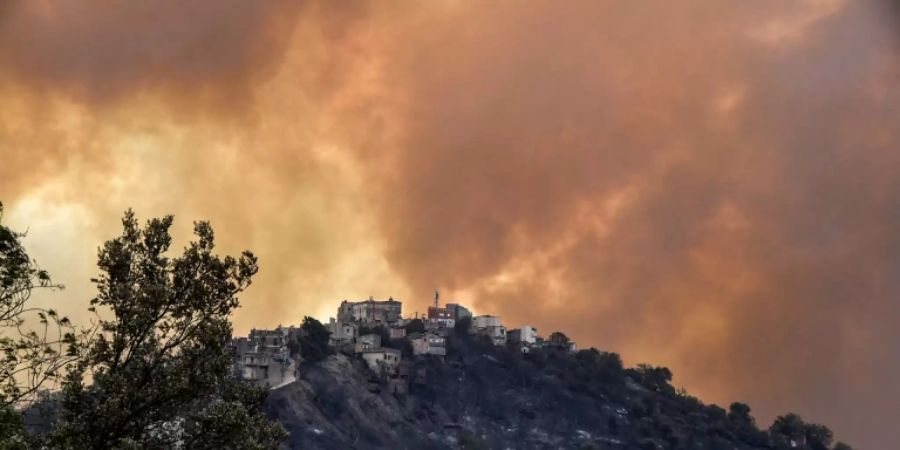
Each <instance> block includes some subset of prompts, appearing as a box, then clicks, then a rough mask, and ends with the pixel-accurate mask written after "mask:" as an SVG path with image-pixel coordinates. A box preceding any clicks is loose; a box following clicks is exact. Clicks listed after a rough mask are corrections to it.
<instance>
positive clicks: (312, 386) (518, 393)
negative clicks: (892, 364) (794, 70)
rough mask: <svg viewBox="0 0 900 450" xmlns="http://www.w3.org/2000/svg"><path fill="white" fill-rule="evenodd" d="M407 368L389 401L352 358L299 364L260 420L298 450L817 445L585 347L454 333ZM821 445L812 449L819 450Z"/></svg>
mask: <svg viewBox="0 0 900 450" xmlns="http://www.w3.org/2000/svg"><path fill="white" fill-rule="evenodd" d="M404 358H406V359H408V360H410V361H411V362H412V365H413V370H412V371H411V373H413V374H419V375H420V376H419V377H411V379H415V378H418V380H417V381H418V383H416V382H411V383H410V387H409V393H408V394H402V395H400V394H392V393H389V392H388V390H387V387H386V384H385V383H383V382H378V381H377V379H376V378H375V377H374V374H373V373H372V372H370V371H369V369H368V368H367V367H366V365H365V364H364V362H362V361H361V360H360V359H359V358H357V357H355V356H352V355H343V354H338V355H332V356H329V357H327V358H326V359H324V360H322V361H319V362H316V363H307V364H304V365H303V366H302V367H301V370H300V372H301V373H300V377H299V379H298V381H297V382H295V383H292V384H289V385H287V386H284V387H281V388H279V389H277V390H274V391H272V393H271V395H270V397H269V399H268V400H267V412H268V414H269V415H270V417H273V418H276V419H278V420H279V421H281V422H282V423H283V424H284V425H285V427H286V428H287V429H288V430H289V431H290V433H291V436H290V439H289V442H288V443H287V445H288V447H290V448H305V449H338V448H341V449H344V448H360V449H369V448H434V449H442V448H447V449H455V448H513V449H531V448H535V449H538V448H541V449H542V448H617V449H618V448H622V449H668V448H685V449H757V448H758V449H762V448H795V449H797V448H809V449H817V448H819V447H817V445H818V444H820V442H818V441H816V439H817V438H816V436H807V435H806V434H804V433H805V432H804V430H805V429H804V428H802V427H801V429H800V430H799V431H797V430H784V432H783V433H776V434H770V433H767V432H762V431H760V430H758V429H757V428H756V426H755V425H754V424H753V419H752V417H750V415H749V408H746V406H745V405H741V404H736V406H734V407H733V408H732V410H731V411H730V412H726V411H725V410H724V409H722V408H719V407H716V406H707V405H704V404H702V403H701V402H700V401H698V400H697V399H695V398H693V397H690V396H688V395H686V394H685V393H683V392H682V393H679V392H676V391H675V390H674V389H673V388H672V387H671V386H670V385H669V384H668V381H669V380H670V379H671V373H670V372H668V370H667V369H665V368H653V367H649V366H642V367H640V368H637V369H623V368H622V366H621V360H620V359H619V357H618V355H615V354H607V353H602V352H598V351H596V350H593V349H592V350H583V351H580V352H577V353H575V354H570V353H569V352H566V351H562V350H541V351H536V352H532V353H531V354H526V355H523V354H522V353H521V352H520V351H519V350H518V349H517V348H514V347H510V348H507V347H494V346H493V345H491V344H490V343H489V342H485V341H481V340H480V339H479V338H477V337H474V336H471V335H468V334H466V333H459V334H454V335H452V336H450V338H449V339H448V349H447V356H446V358H445V359H444V360H441V359H437V358H435V357H411V356H409V355H404ZM801 423H802V422H801ZM823 428H824V427H823ZM826 430H827V429H826ZM798 433H799V434H798ZM792 440H793V445H794V446H793V447H792V446H791V445H792V442H791V441H792ZM827 440H828V442H822V443H821V444H822V446H821V448H826V449H827V448H828V447H827V446H828V445H830V436H828V439H827ZM822 441H826V439H824V438H823V439H822Z"/></svg>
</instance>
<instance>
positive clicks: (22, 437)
mask: <svg viewBox="0 0 900 450" xmlns="http://www.w3.org/2000/svg"><path fill="white" fill-rule="evenodd" d="M27 448H28V445H27V435H26V433H25V427H24V426H23V424H22V417H21V415H19V413H18V412H16V411H15V410H13V409H12V407H10V406H0V450H25V449H27Z"/></svg>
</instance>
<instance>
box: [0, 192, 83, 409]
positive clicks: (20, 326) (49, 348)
mask: <svg viewBox="0 0 900 450" xmlns="http://www.w3.org/2000/svg"><path fill="white" fill-rule="evenodd" d="M2 218H3V204H2V203H0V219H2ZM23 237H24V234H22V233H17V232H15V231H13V230H11V229H9V228H7V227H5V226H4V225H3V224H2V223H0V408H10V407H14V406H21V405H24V404H28V403H30V402H31V401H32V400H33V399H34V396H35V394H36V393H37V392H38V390H39V389H41V388H42V387H44V386H45V385H46V384H48V383H50V384H53V383H55V382H57V381H58V380H59V379H60V377H61V374H62V373H63V370H64V368H65V367H67V366H68V365H69V364H70V363H71V362H72V361H73V360H74V359H75V358H76V357H77V356H78V355H79V353H80V350H81V346H80V341H81V338H82V337H83V336H84V333H83V332H79V331H77V330H76V329H75V327H74V326H73V325H72V323H71V322H70V321H69V319H67V318H66V317H63V316H60V315H59V314H58V313H57V312H56V311H54V310H52V309H42V308H36V307H34V306H33V305H30V304H29V299H30V298H31V294H32V292H33V291H34V290H35V289H61V288H62V286H61V285H58V284H54V283H53V281H52V280H51V279H50V275H49V274H48V273H47V272H46V271H44V270H42V269H40V268H39V267H38V266H37V264H36V263H35V261H34V260H32V259H31V258H30V257H29V256H28V253H27V252H26V251H25V248H24V247H23V246H22V243H21V239H22V238H23Z"/></svg>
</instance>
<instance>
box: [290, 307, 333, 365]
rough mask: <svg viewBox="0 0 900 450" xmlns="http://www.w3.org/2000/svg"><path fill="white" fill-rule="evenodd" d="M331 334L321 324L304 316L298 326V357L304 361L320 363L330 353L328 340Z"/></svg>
mask: <svg viewBox="0 0 900 450" xmlns="http://www.w3.org/2000/svg"><path fill="white" fill-rule="evenodd" d="M330 337H331V333H330V332H329V331H328V329H327V328H325V325H322V322H319V321H318V320H316V319H314V318H312V317H309V316H306V317H304V318H303V325H301V326H300V335H299V336H298V340H299V341H300V356H301V357H303V359H304V360H306V361H321V360H322V359H325V357H326V356H328V355H329V354H330V353H331V350H330V349H329V348H328V340H329V339H330Z"/></svg>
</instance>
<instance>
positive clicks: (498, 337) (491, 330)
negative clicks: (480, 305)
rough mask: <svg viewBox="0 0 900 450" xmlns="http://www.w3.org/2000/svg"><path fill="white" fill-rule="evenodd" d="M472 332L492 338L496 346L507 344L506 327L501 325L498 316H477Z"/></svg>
mask: <svg viewBox="0 0 900 450" xmlns="http://www.w3.org/2000/svg"><path fill="white" fill-rule="evenodd" d="M471 331H472V332H473V333H475V334H483V335H485V336H488V337H490V338H491V339H492V340H493V341H494V345H505V344H506V327H504V326H503V325H502V324H501V323H500V317H498V316H488V315H485V316H475V318H474V319H473V320H472V329H471Z"/></svg>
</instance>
